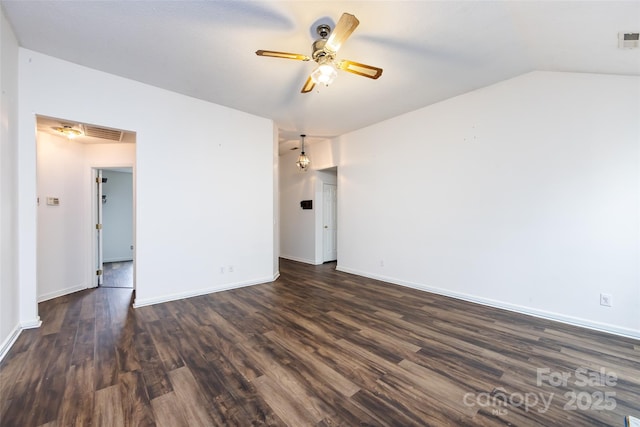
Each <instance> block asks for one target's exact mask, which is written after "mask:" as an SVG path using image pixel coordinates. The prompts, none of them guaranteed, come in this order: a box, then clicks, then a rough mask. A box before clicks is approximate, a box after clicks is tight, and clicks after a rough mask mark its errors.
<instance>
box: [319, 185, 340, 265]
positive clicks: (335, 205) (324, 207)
mask: <svg viewBox="0 0 640 427" xmlns="http://www.w3.org/2000/svg"><path fill="white" fill-rule="evenodd" d="M327 186H331V187H335V200H334V203H333V212H332V213H331V214H332V216H333V221H332V222H333V226H334V227H335V230H336V233H335V237H334V244H335V246H336V256H335V258H333V257H331V258H332V259H327V256H326V255H327V240H326V232H325V229H326V227H327V225H326V222H325V220H324V219H325V214H326V213H327V211H328V210H329V209H328V207H327V204H326V203H324V200H325V198H324V195H325V189H326V187H327ZM322 222H323V225H322V262H331V261H337V260H338V249H337V247H338V184H337V183H336V184H330V183H328V182H323V183H322Z"/></svg>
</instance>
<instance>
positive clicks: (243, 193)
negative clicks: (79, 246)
mask: <svg viewBox="0 0 640 427" xmlns="http://www.w3.org/2000/svg"><path fill="white" fill-rule="evenodd" d="M19 89H20V92H19V94H20V102H19V107H20V110H19V112H20V114H19V118H20V125H19V140H20V145H19V156H20V158H19V163H18V167H19V177H20V194H21V195H23V196H24V197H22V198H21V201H20V204H19V210H20V212H19V214H20V217H21V218H24V219H25V223H24V225H23V226H21V227H20V230H19V236H18V237H19V241H20V245H21V253H20V255H21V261H20V266H19V268H20V271H19V272H20V279H21V280H20V289H21V291H22V290H24V294H25V295H24V296H25V298H24V299H23V301H21V304H29V303H33V305H35V301H36V288H35V283H36V271H37V269H36V237H35V232H34V230H35V223H36V218H35V216H36V215H35V214H36V207H35V195H36V164H35V139H34V126H35V114H41V115H44V116H49V117H62V118H73V119H74V120H77V121H79V122H85V123H92V124H100V125H101V126H105V127H111V128H116V129H124V130H130V131H135V132H136V133H137V136H136V171H135V180H136V182H135V192H136V243H135V245H136V302H135V304H136V306H139V305H145V304H151V303H155V302H160V301H165V300H169V299H174V298H181V297H186V296H190V295H197V294H201V293H207V292H211V291H215V290H221V289H226V288H231V287H236V286H244V285H249V284H254V283H260V282H266V281H270V280H272V279H273V276H274V274H275V272H274V271H273V266H274V260H273V258H274V253H273V250H274V244H273V231H272V230H273V197H274V196H273V191H274V189H273V169H272V168H273V162H272V159H273V147H274V144H273V125H272V122H271V121H270V120H267V119H263V118H258V117H255V116H252V115H249V114H246V113H242V112H238V111H235V110H231V109H229V108H226V107H222V106H218V105H215V104H211V103H207V102H204V101H200V100H197V99H193V98H189V97H186V96H182V95H179V94H176V93H172V92H169V91H165V90H161V89H158V88H154V87H151V86H148V85H144V84H141V83H138V82H135V81H131V80H127V79H123V78H119V77H117V76H113V75H110V74H106V73H102V72H98V71H95V70H91V69H88V68H85V67H80V66H77V65H74V64H71V63H69V62H65V61H62V60H58V59H56V58H52V57H49V56H46V55H42V54H39V53H36V52H33V51H29V50H26V49H20V86H19ZM30 200H31V202H30ZM29 224H31V225H30V226H29ZM84 247H85V248H86V250H87V252H88V253H90V248H91V235H90V234H89V233H88V234H87V238H86V241H85V244H84ZM177 266H178V267H177ZM229 267H233V272H230V271H229ZM221 268H223V269H224V273H221V272H220V270H221ZM29 297H30V298H29ZM33 315H34V316H37V313H36V312H35V310H34V312H33Z"/></svg>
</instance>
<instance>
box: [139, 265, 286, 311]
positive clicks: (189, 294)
mask: <svg viewBox="0 0 640 427" xmlns="http://www.w3.org/2000/svg"><path fill="white" fill-rule="evenodd" d="M279 275H280V273H278V276H279ZM273 280H274V279H272V278H270V277H267V278H264V279H256V280H249V281H246V282H237V283H227V284H224V285H222V286H216V287H212V288H204V289H199V290H196V291H191V292H183V293H177V294H171V295H165V296H162V297H157V298H147V299H142V300H141V299H139V298H136V299H135V300H134V302H133V308H139V307H144V306H146V305H154V304H160V303H163V302H169V301H176V300H180V299H184V298H191V297H197V296H200V295H206V294H213V293H216V292H222V291H228V290H231V289H238V288H244V287H247V286H253V285H260V284H263V283H271V282H273Z"/></svg>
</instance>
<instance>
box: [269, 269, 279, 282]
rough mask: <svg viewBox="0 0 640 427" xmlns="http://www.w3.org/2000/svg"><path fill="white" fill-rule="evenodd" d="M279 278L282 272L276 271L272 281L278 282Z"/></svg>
mask: <svg viewBox="0 0 640 427" xmlns="http://www.w3.org/2000/svg"><path fill="white" fill-rule="evenodd" d="M279 277H280V271H276V274H274V275H273V279H271V281H272V282H275V281H276V280H278V278H279Z"/></svg>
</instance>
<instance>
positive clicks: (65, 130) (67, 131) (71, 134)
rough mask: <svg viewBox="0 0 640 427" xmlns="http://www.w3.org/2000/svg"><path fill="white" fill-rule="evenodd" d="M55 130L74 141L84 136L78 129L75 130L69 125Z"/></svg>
mask: <svg viewBox="0 0 640 427" xmlns="http://www.w3.org/2000/svg"><path fill="white" fill-rule="evenodd" d="M54 129H55V130H56V131H57V132H60V133H61V134H63V135H64V136H66V137H67V138H69V139H73V138H75V137H76V136H80V135H82V132H80V131H79V130H78V129H74V128H73V127H71V126H69V125H64V126H60V127H57V128H54Z"/></svg>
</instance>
